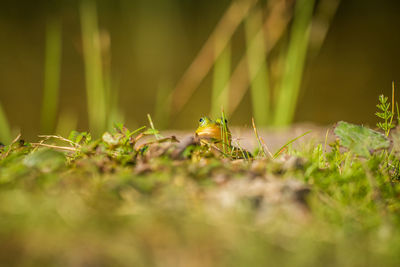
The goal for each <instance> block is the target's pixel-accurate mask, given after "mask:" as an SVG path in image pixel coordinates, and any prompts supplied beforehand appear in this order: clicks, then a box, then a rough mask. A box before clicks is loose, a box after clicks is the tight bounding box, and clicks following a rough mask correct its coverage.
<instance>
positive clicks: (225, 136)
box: [221, 108, 230, 153]
mask: <svg viewBox="0 0 400 267" xmlns="http://www.w3.org/2000/svg"><path fill="white" fill-rule="evenodd" d="M226 122H227V120H226V116H225V112H224V109H223V108H222V110H221V123H222V133H221V135H222V150H223V151H224V153H226V152H227V151H229V146H230V144H229V132H228V126H227V125H226Z"/></svg>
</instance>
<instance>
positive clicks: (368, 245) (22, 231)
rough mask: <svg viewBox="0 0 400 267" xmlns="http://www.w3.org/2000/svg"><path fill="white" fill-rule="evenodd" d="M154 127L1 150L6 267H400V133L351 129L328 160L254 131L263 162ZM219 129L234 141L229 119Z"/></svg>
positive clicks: (0, 223) (344, 127)
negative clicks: (273, 149) (271, 147)
mask: <svg viewBox="0 0 400 267" xmlns="http://www.w3.org/2000/svg"><path fill="white" fill-rule="evenodd" d="M383 99H384V98H383ZM380 101H381V102H382V98H380ZM149 123H150V127H148V128H147V127H141V128H139V129H137V130H135V131H130V130H128V129H126V128H125V127H123V126H122V125H115V127H114V128H115V129H114V131H113V132H105V133H104V134H103V135H102V138H100V139H93V138H92V137H91V135H90V134H89V133H85V132H84V133H79V132H72V133H71V135H70V136H69V138H63V137H60V136H41V138H42V141H41V142H39V143H28V142H25V141H23V140H22V139H20V136H18V137H17V138H16V139H15V140H14V141H13V142H12V143H10V144H8V145H6V146H3V147H2V148H1V150H0V240H1V242H0V246H1V248H2V249H1V250H0V251H1V252H0V260H1V262H2V263H4V264H6V265H7V266H13V265H18V266H21V265H23V266H39V265H40V266H43V265H45V266H59V265H63V266H81V265H86V266H98V265H100V266H132V265H135V266H138V265H139V266H188V265H189V266H249V265H257V266H260V265H279V266H292V265H294V264H295V265H296V266H310V265H315V266H320V265H324V266H325V265H328V266H376V265H384V266H398V265H399V264H400V262H399V258H398V257H397V255H398V253H399V251H400V247H399V242H398V240H399V238H400V230H399V229H400V217H399V214H400V201H399V197H398V196H399V194H400V184H399V161H398V157H399V153H400V143H399V142H400V139H399V136H400V135H399V131H398V129H397V128H395V129H393V130H392V132H391V134H390V135H389V136H386V135H384V134H380V133H378V132H376V131H373V130H371V129H368V128H366V127H362V126H356V125H352V124H349V123H344V122H342V123H339V124H338V125H337V127H336V129H335V133H336V135H337V140H336V141H335V142H333V143H332V144H331V145H330V149H328V148H327V144H326V143H325V145H324V144H317V145H315V144H312V143H310V144H307V145H306V144H304V145H303V146H301V148H298V149H296V148H294V147H292V144H291V142H288V144H286V145H285V146H284V147H283V148H282V149H279V151H278V152H277V153H275V155H274V156H272V153H270V152H269V151H266V149H267V148H266V146H265V142H264V140H263V139H262V138H261V137H260V136H258V133H257V129H256V128H255V129H254V130H255V132H256V138H257V139H258V140H259V144H260V146H259V147H258V148H257V150H258V151H259V152H257V151H254V153H253V155H255V156H254V157H252V158H250V157H247V158H244V159H232V158H231V157H230V156H229V154H228V153H227V152H229V151H232V149H230V147H229V146H230V145H229V144H227V143H226V144H224V148H223V151H219V150H213V149H211V147H210V146H207V145H204V144H203V145H202V144H201V143H200V142H199V141H198V140H196V138H193V137H191V138H188V139H183V140H179V141H180V142H178V140H177V139H176V138H175V137H163V136H161V135H160V133H159V132H158V131H157V130H156V129H155V128H154V125H153V123H152V121H151V117H149ZM219 123H221V124H222V127H223V128H224V129H225V130H224V131H222V133H223V134H227V132H228V130H227V127H226V123H225V118H224V114H223V119H222V120H220V122H219ZM365 140H368V143H364V141H365ZM389 140H390V144H391V146H390V147H389ZM360 146H361V147H364V148H366V149H365V150H363V149H360Z"/></svg>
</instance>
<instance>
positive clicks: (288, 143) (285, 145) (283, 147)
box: [273, 131, 311, 159]
mask: <svg viewBox="0 0 400 267" xmlns="http://www.w3.org/2000/svg"><path fill="white" fill-rule="evenodd" d="M309 133H311V131H308V132H305V133H303V134H302V135H299V136H298V137H296V138H293V139H292V140H290V141H289V142H287V143H286V144H284V145H283V146H281V148H279V150H278V151H277V152H276V153H275V154H274V157H273V159H276V158H277V157H278V156H279V155H280V154H281V153H282V151H284V150H285V149H286V148H287V147H288V146H289V145H290V144H291V143H293V142H294V141H296V140H298V139H300V138H301V137H303V136H305V135H307V134H309Z"/></svg>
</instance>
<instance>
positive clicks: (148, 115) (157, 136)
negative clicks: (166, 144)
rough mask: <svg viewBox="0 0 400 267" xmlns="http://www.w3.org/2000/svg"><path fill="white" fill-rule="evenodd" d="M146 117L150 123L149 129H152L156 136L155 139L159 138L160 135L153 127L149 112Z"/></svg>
mask: <svg viewBox="0 0 400 267" xmlns="http://www.w3.org/2000/svg"><path fill="white" fill-rule="evenodd" d="M147 119H148V120H149V124H150V127H151V129H152V130H153V132H154V136H155V138H156V139H157V140H159V139H160V138H162V136H161V135H160V134H158V133H157V132H158V131H157V130H156V128H155V127H154V124H153V120H152V119H151V116H150V114H147Z"/></svg>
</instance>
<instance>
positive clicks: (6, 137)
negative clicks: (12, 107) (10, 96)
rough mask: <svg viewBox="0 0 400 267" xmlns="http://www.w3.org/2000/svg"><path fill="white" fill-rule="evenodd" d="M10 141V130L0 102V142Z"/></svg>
mask: <svg viewBox="0 0 400 267" xmlns="http://www.w3.org/2000/svg"><path fill="white" fill-rule="evenodd" d="M10 141H11V130H10V125H9V124H8V120H7V116H6V114H5V112H4V110H3V107H2V106H1V104H0V142H2V143H4V144H8V143H9V142H10Z"/></svg>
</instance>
